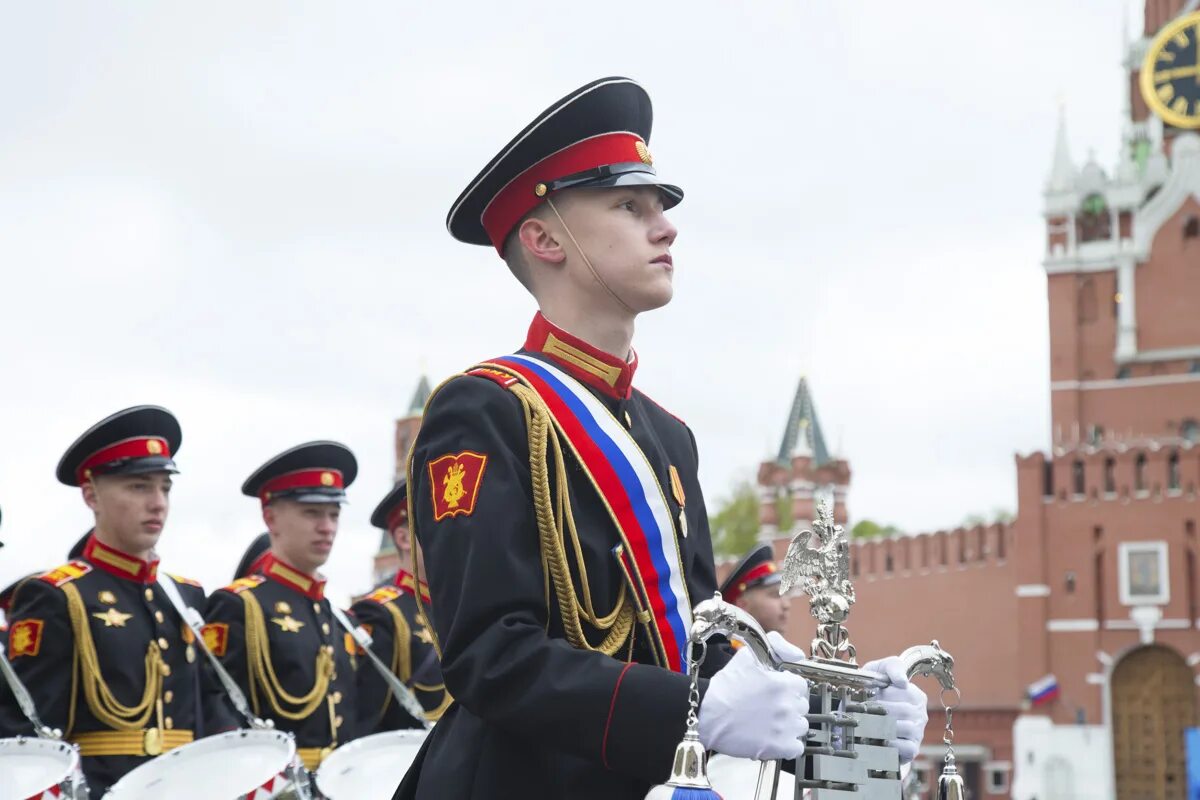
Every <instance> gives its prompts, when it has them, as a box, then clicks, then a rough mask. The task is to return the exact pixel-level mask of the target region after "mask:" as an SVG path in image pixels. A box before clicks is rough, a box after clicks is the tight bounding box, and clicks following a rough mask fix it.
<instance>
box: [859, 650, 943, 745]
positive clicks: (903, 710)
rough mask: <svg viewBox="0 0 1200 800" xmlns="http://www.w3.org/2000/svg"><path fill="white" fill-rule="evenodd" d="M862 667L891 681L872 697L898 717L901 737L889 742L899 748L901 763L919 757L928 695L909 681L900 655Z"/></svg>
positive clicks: (897, 727)
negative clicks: (918, 752)
mask: <svg viewBox="0 0 1200 800" xmlns="http://www.w3.org/2000/svg"><path fill="white" fill-rule="evenodd" d="M863 669H865V670H868V671H870V672H874V673H876V674H877V675H879V676H880V677H883V678H886V679H887V680H889V681H890V682H891V685H890V686H887V687H886V688H884V689H883V690H882V691H881V692H880V693H879V694H877V695H876V696H875V697H874V698H872V699H873V700H874V702H877V703H879V705H881V706H883V707H884V708H885V709H887V713H888V716H889V717H891V718H892V719H894V720H896V736H897V737H899V738H897V739H893V740H892V741H890V742H888V744H890V745H891V746H892V747H894V748H896V749H897V750H899V751H900V763H901V764H907V763H909V762H910V761H912V760H913V759H914V758H916V757H917V751H918V750H920V748H921V739H922V738H924V736H925V724H926V723H927V722H929V710H928V706H929V698H928V697H927V696H926V695H925V692H923V691H921V689H920V687H919V686H917V685H916V684H914V683H909V681H908V676H907V675H905V674H904V663H903V662H901V661H900V657H899V656H889V657H888V658H881V659H879V660H878V661H872V662H870V663H868V664H864V665H863Z"/></svg>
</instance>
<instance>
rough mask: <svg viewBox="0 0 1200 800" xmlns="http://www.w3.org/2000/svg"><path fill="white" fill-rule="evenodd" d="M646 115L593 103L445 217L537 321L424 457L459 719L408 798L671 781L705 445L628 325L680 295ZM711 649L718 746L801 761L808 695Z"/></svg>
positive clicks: (432, 409)
mask: <svg viewBox="0 0 1200 800" xmlns="http://www.w3.org/2000/svg"><path fill="white" fill-rule="evenodd" d="M651 116H652V114H651V107H650V99H649V97H648V96H647V94H646V92H645V91H644V90H643V89H642V88H641V87H640V86H639V85H638V84H636V83H634V82H633V81H631V80H628V79H625V78H610V79H605V80H600V81H596V82H594V83H592V84H589V85H587V86H584V87H582V88H581V89H579V90H577V91H575V92H574V93H572V94H571V95H569V96H567V97H565V98H563V99H562V100H560V101H559V102H558V103H555V104H554V105H553V106H551V107H550V108H549V109H547V110H546V111H545V112H544V113H542V114H541V115H540V116H539V117H538V118H537V119H536V120H535V121H534V122H533V123H532V124H530V125H529V126H528V127H526V128H525V130H523V131H522V132H521V133H520V134H519V135H518V136H517V137H516V138H515V139H513V140H512V141H511V142H510V143H509V144H508V145H507V146H506V147H505V148H504V149H503V150H502V151H501V152H500V154H499V155H497V156H496V157H495V158H494V159H492V161H491V162H490V163H489V164H488V165H487V166H486V167H485V168H484V169H483V171H482V172H481V173H480V174H479V175H478V176H477V177H476V178H475V180H474V181H472V183H471V184H470V185H469V186H468V188H467V189H466V190H465V191H464V192H463V193H462V195H461V196H460V197H459V199H458V200H457V201H456V202H455V204H454V206H453V207H452V208H451V210H450V214H449V218H448V220H447V226H448V228H449V230H450V233H451V234H452V235H453V236H454V237H455V238H457V239H459V240H460V241H464V242H467V243H470V244H479V245H490V246H492V247H494V248H495V249H496V250H497V251H498V252H499V253H500V255H501V256H502V257H503V258H504V260H505V261H506V262H507V264H508V266H509V269H510V270H511V271H512V272H513V274H514V275H515V276H516V277H517V279H518V280H519V281H520V282H521V283H522V285H524V286H525V288H526V289H528V290H529V291H530V292H531V293H532V294H533V295H534V298H535V299H536V300H537V302H538V306H539V308H540V311H539V313H538V314H537V315H536V317H535V318H534V320H533V324H532V325H531V327H530V329H529V332H528V335H527V338H526V340H525V345H524V347H523V348H522V349H521V350H520V352H519V353H518V354H516V355H515V356H505V357H501V358H498V359H493V360H492V361H490V362H486V363H484V364H481V365H479V366H477V367H476V368H473V369H469V370H468V371H467V373H466V374H465V375H463V376H459V377H455V378H453V379H451V380H450V381H448V382H446V383H444V384H443V385H442V386H441V387H439V388H438V390H436V391H435V392H434V394H433V397H432V398H431V400H430V401H429V404H428V406H427V410H426V413H425V417H424V420H423V422H422V426H421V431H420V433H419V434H418V436H417V440H416V443H415V445H414V448H413V451H412V455H411V459H410V463H409V469H408V485H409V491H410V502H411V509H412V511H411V513H412V525H413V532H414V533H415V535H416V538H417V540H418V542H419V543H420V547H421V550H422V552H423V554H424V559H425V564H426V567H427V569H428V581H429V586H430V591H431V594H432V603H431V608H430V609H429V611H430V616H431V619H432V621H433V623H434V628H435V632H436V642H437V644H438V646H439V648H440V652H441V656H442V673H443V676H444V678H445V682H446V688H447V690H448V691H449V692H450V693H451V694H452V695H453V696H454V699H455V702H454V703H453V704H452V705H451V706H450V708H449V709H448V710H447V711H446V713H445V714H444V715H443V717H442V719H441V721H440V722H439V723H438V724H437V725H436V726H435V727H434V729H433V730H432V731H431V733H430V735H429V738H428V739H427V740H426V744H425V746H424V748H423V749H422V751H421V752H420V753H419V754H418V756H417V760H416V762H415V763H414V765H413V767H412V768H411V769H410V770H409V772H408V774H407V776H406V777H405V779H404V781H403V782H402V784H401V786H400V787H399V789H398V790H397V792H396V797H397V798H417V799H418V800H434V798H437V800H467V799H468V798H470V799H471V800H474V799H475V798H479V799H480V800H482V799H483V798H487V799H488V800H507V799H508V798H514V799H515V798H521V800H526V799H527V798H535V797H536V798H571V800H587V799H589V798H596V799H597V800H599V799H600V798H603V799H604V800H615V799H619V798H629V799H630V800H633V799H634V798H636V799H637V800H641V798H643V797H644V796H645V793H646V791H647V790H648V788H649V787H650V785H651V784H654V783H658V782H661V781H663V780H665V779H666V778H667V776H668V774H669V773H670V769H671V761H672V758H673V755H674V752H675V746H676V744H677V743H678V742H679V740H680V737H681V736H682V734H683V731H684V725H685V717H686V714H687V709H688V688H689V681H688V679H687V678H686V676H685V675H684V674H682V670H683V668H684V663H683V648H684V645H685V642H686V636H687V628H688V626H689V624H690V615H691V608H692V606H693V605H694V604H695V603H697V602H699V601H700V600H703V599H706V598H709V597H711V596H712V595H713V593H714V591H715V590H716V585H717V584H716V577H715V570H714V566H713V554H712V543H711V541H710V538H709V530H708V518H707V514H706V512H705V508H704V500H703V498H702V496H701V492H700V484H699V482H698V480H697V475H696V469H697V452H696V444H695V440H694V438H693V436H692V433H691V431H690V430H689V429H688V427H687V426H686V425H685V424H684V423H683V422H681V421H680V420H678V419H677V418H675V417H674V416H672V415H671V414H670V413H668V412H667V411H665V410H663V409H662V408H661V407H659V406H658V405H657V404H656V403H655V402H654V401H652V400H651V399H650V398H648V397H647V396H645V395H644V394H642V393H641V392H639V391H637V390H636V389H634V388H633V386H632V383H633V378H634V373H635V371H636V370H637V366H638V362H637V357H636V355H635V354H634V352H633V350H632V347H631V341H632V335H633V327H634V320H635V318H636V317H637V315H638V314H639V313H641V312H643V311H649V310H651V309H654V308H658V307H660V306H662V305H665V304H666V303H667V302H668V301H669V299H670V297H671V292H672V272H673V263H672V259H671V254H670V250H671V245H672V243H673V242H674V240H675V236H676V230H675V228H674V227H673V226H672V225H671V223H670V222H669V221H668V220H667V219H666V217H665V216H664V213H663V212H664V210H665V209H667V208H670V207H672V206H674V205H675V204H676V203H678V202H679V200H680V199H681V198H682V192H681V191H680V190H679V189H678V188H677V187H675V186H672V185H669V184H666V183H664V182H663V181H662V180H661V179H659V178H658V176H657V175H656V173H655V169H654V167H653V166H651V164H652V161H653V159H652V158H651V155H650V151H649V149H648V140H649V137H650V127H651ZM464 279H466V278H465V277H464ZM447 317H448V318H450V319H460V318H469V312H468V311H467V310H466V309H463V308H461V307H456V308H454V309H453V310H451V309H447ZM780 642H782V640H781V639H780ZM708 652H709V657H708V659H707V660H706V662H705V665H704V670H703V672H704V674H705V675H706V676H707V675H713V673H714V671H716V670H717V669H718V668H720V671H719V672H715V675H714V676H713V677H712V678H711V680H705V681H703V682H702V692H703V699H702V701H701V709H700V712H701V713H700V718H701V719H700V735H701V740H702V741H703V742H704V744H705V745H706V746H707V747H709V748H711V749H718V750H721V751H722V752H726V753H729V754H730V755H760V756H763V757H772V758H793V757H795V756H797V755H798V754H799V753H800V752H802V750H803V745H802V742H801V741H800V737H802V736H803V735H804V734H805V732H806V731H807V724H806V723H805V720H804V718H803V715H804V713H805V712H806V711H807V707H808V706H807V702H808V701H807V697H808V693H807V687H806V684H805V682H804V680H803V679H801V678H799V676H795V675H788V674H783V673H769V672H767V671H765V670H763V669H761V668H759V667H758V666H757V664H756V663H755V662H754V660H753V655H752V653H750V651H749V650H748V649H745V648H743V650H742V651H740V652H739V653H738V654H737V655H733V656H732V657H731V656H730V655H729V651H728V650H726V649H724V648H720V647H717V646H715V645H714V646H713V647H710V648H709V651H708ZM726 662H728V663H726Z"/></svg>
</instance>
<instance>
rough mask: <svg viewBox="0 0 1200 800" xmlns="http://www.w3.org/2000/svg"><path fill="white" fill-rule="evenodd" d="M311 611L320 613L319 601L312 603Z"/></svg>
mask: <svg viewBox="0 0 1200 800" xmlns="http://www.w3.org/2000/svg"><path fill="white" fill-rule="evenodd" d="M313 613H316V614H320V613H321V604H320V603H313Z"/></svg>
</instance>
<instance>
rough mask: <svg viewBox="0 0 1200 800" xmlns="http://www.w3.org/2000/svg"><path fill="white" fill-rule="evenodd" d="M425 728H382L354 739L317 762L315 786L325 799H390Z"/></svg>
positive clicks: (412, 756)
mask: <svg viewBox="0 0 1200 800" xmlns="http://www.w3.org/2000/svg"><path fill="white" fill-rule="evenodd" d="M428 733H429V732H428V731H422V730H411V731H386V732H385V733H376V734H372V735H371V736H364V737H363V738H361V739H355V740H354V741H353V742H350V743H349V744H347V745H343V746H342V747H339V748H338V749H337V750H334V751H333V752H332V753H330V754H329V756H328V758H326V759H325V760H324V761H322V762H321V767H320V769H318V770H317V789H318V790H319V791H320V792H321V794H322V795H324V796H325V797H327V798H329V800H376V798H378V799H379V800H391V798H392V795H393V794H394V793H395V791H396V787H397V786H399V785H400V781H401V780H403V778H404V774H405V773H406V772H408V768H409V767H411V766H412V763H413V761H415V760H416V758H417V751H418V750H420V749H421V745H422V744H423V743H424V742H425V737H426V736H427V735H428Z"/></svg>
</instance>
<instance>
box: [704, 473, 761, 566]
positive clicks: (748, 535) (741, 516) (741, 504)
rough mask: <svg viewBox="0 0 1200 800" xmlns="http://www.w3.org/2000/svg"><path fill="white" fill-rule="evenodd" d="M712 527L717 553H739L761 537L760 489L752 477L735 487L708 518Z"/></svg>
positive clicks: (728, 554)
mask: <svg viewBox="0 0 1200 800" xmlns="http://www.w3.org/2000/svg"><path fill="white" fill-rule="evenodd" d="M708 524H709V528H710V529H711V530H712V540H713V552H714V553H715V554H716V555H717V556H732V557H735V558H736V557H738V556H740V555H742V554H743V553H745V552H746V551H747V550H749V549H750V548H751V547H753V546H754V543H755V542H756V541H758V528H759V525H758V492H757V491H755V489H754V486H753V485H751V484H750V482H749V481H743V482H742V483H740V484H738V485H737V486H736V487H734V490H733V492H732V493H731V494H730V496H729V497H728V498H727V499H725V500H724V501H722V502H721V506H720V508H719V509H718V510H717V513H716V514H714V515H713V516H711V517H709V518H708Z"/></svg>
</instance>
